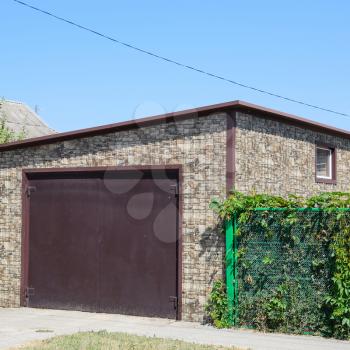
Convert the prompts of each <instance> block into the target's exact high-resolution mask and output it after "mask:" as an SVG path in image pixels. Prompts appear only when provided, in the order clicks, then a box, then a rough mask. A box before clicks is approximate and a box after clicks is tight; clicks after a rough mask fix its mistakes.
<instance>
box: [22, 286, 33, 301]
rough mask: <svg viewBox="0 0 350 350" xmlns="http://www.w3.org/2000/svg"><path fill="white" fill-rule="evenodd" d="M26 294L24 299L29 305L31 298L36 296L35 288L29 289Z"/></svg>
mask: <svg viewBox="0 0 350 350" xmlns="http://www.w3.org/2000/svg"><path fill="white" fill-rule="evenodd" d="M24 293H25V295H24V297H25V299H26V303H27V305H28V301H29V297H30V296H33V295H34V288H30V287H27V288H26V290H25V292H24Z"/></svg>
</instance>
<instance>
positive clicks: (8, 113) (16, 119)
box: [0, 100, 56, 138]
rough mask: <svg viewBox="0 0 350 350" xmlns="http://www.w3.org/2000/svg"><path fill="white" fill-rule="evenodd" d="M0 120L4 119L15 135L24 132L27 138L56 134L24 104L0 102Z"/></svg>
mask: <svg viewBox="0 0 350 350" xmlns="http://www.w3.org/2000/svg"><path fill="white" fill-rule="evenodd" d="M0 118H4V119H5V121H6V126H7V127H8V128H9V129H11V130H12V131H14V132H15V133H20V132H21V131H24V134H25V138H33V137H40V136H45V135H50V134H54V133H56V131H55V130H53V129H51V128H50V127H49V126H48V125H47V124H46V123H45V122H44V121H43V120H42V119H41V118H40V117H39V116H38V115H37V114H36V113H35V112H34V111H33V110H32V109H31V108H29V107H28V106H27V105H25V104H24V103H22V102H15V101H8V100H0Z"/></svg>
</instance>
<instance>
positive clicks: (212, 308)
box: [205, 280, 231, 328]
mask: <svg viewBox="0 0 350 350" xmlns="http://www.w3.org/2000/svg"><path fill="white" fill-rule="evenodd" d="M205 310H206V312H207V314H208V316H209V321H210V322H211V323H212V324H213V325H214V326H215V327H217V328H229V327H230V326H231V321H230V317H229V313H228V306H227V294H226V285H225V283H224V282H223V281H221V280H217V281H215V282H214V285H213V288H212V290H211V293H210V297H209V300H208V303H207V305H206V307H205Z"/></svg>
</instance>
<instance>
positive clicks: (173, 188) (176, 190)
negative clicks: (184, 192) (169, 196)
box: [170, 184, 179, 196]
mask: <svg viewBox="0 0 350 350" xmlns="http://www.w3.org/2000/svg"><path fill="white" fill-rule="evenodd" d="M170 188H171V190H172V191H173V192H174V194H175V196H178V195H179V186H178V184H175V185H170Z"/></svg>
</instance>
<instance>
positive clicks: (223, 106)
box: [0, 100, 350, 152]
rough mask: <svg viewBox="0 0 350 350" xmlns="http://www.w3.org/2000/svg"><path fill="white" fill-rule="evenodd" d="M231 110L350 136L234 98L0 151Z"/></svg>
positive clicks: (4, 147) (349, 134) (19, 143)
mask: <svg viewBox="0 0 350 350" xmlns="http://www.w3.org/2000/svg"><path fill="white" fill-rule="evenodd" d="M228 111H243V112H244V111H246V112H250V113H254V114H258V115H259V116H260V117H263V118H267V119H273V120H277V121H280V122H283V123H287V124H291V125H295V126H299V127H303V128H307V129H310V130H313V131H318V132H323V133H326V134H330V135H334V136H340V137H344V138H347V139H350V131H347V130H343V129H338V128H335V127H331V126H328V125H325V124H321V123H318V122H314V121H311V120H309V119H305V118H301V117H297V116H295V115H292V114H288V113H284V112H280V111H277V110H273V109H269V108H265V107H261V106H258V105H254V104H251V103H248V102H244V101H239V100H237V101H232V102H226V103H219V104H215V105H210V106H205V107H199V108H194V109H188V110H184V111H180V112H174V113H166V114H162V115H157V116H153V117H147V118H141V119H135V120H130V121H125V122H120V123H115V124H109V125H104V126H98V127H94V128H88V129H80V130H76V131H70V132H63V133H58V134H54V135H49V136H43V137H37V138H33V139H28V140H23V141H16V142H11V143H7V144H2V145H0V152H1V151H7V150H11V149H18V148H25V147H31V146H37V145H43V144H48V143H53V142H58V141H65V140H72V139H77V138H83V137H88V136H96V135H101V134H106V133H111V132H115V131H121V130H129V129H135V128H139V127H143V126H148V125H153V124H158V123H161V122H169V121H172V120H181V119H188V118H193V117H196V116H198V117H202V116H206V115H209V114H212V113H217V112H228Z"/></svg>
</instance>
